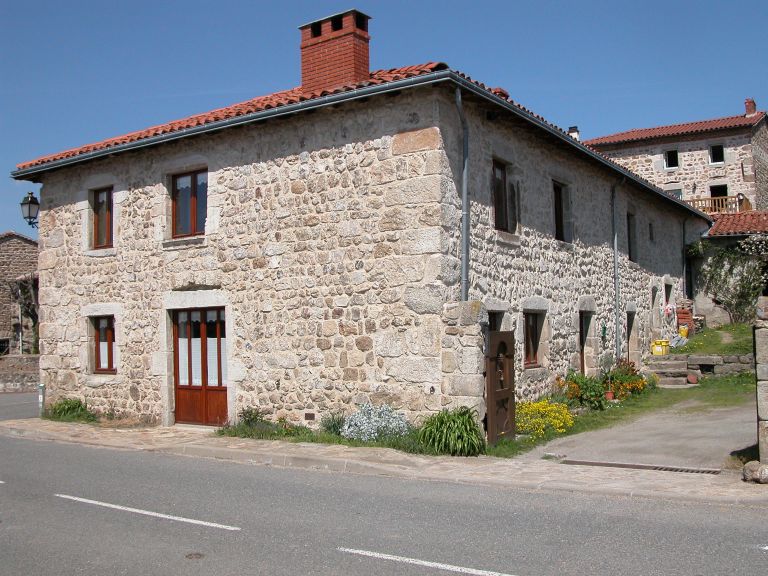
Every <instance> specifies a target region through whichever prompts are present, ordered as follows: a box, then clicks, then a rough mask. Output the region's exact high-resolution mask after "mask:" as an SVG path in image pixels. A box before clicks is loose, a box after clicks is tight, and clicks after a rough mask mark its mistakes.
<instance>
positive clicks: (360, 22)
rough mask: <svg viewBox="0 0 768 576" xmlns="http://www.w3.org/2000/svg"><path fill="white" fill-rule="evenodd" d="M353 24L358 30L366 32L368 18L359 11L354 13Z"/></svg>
mask: <svg viewBox="0 0 768 576" xmlns="http://www.w3.org/2000/svg"><path fill="white" fill-rule="evenodd" d="M355 26H356V27H357V29H358V30H362V31H363V32H368V18H366V17H365V16H363V15H362V14H360V13H357V14H355Z"/></svg>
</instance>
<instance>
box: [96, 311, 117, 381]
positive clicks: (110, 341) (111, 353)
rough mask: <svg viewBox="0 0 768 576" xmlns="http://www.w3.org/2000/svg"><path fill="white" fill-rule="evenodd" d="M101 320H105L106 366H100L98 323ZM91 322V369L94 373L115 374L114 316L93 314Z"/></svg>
mask: <svg viewBox="0 0 768 576" xmlns="http://www.w3.org/2000/svg"><path fill="white" fill-rule="evenodd" d="M101 320H107V322H108V324H107V367H106V368H101V338H100V336H101V330H100V328H99V323H100V321H101ZM91 322H93V331H94V334H93V344H94V355H93V358H94V364H93V371H94V373H96V374H117V368H116V367H115V317H114V316H94V317H92V318H91Z"/></svg>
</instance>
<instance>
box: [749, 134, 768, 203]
mask: <svg viewBox="0 0 768 576" xmlns="http://www.w3.org/2000/svg"><path fill="white" fill-rule="evenodd" d="M752 157H753V158H754V161H755V185H756V186H757V190H758V192H757V206H756V208H757V209H758V210H768V121H766V120H763V121H762V122H761V123H760V125H759V126H758V128H757V130H755V132H754V134H753V136H752Z"/></svg>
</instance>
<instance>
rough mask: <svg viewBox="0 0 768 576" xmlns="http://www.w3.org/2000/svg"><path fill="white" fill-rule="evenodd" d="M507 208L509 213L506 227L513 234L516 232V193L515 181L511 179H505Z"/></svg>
mask: <svg viewBox="0 0 768 576" xmlns="http://www.w3.org/2000/svg"><path fill="white" fill-rule="evenodd" d="M507 208H508V215H509V216H508V220H507V227H508V228H509V231H510V232H512V233H513V234H514V233H516V232H517V194H516V191H515V183H514V182H513V181H511V180H507Z"/></svg>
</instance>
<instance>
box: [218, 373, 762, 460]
mask: <svg viewBox="0 0 768 576" xmlns="http://www.w3.org/2000/svg"><path fill="white" fill-rule="evenodd" d="M755 387H756V383H755V377H754V374H752V373H749V372H746V373H743V374H739V375H736V376H712V377H709V378H702V380H701V383H700V384H699V386H697V387H694V388H682V389H670V388H657V389H653V390H649V391H647V392H646V393H643V394H633V395H631V396H630V397H628V398H627V399H626V400H624V401H622V402H618V403H609V404H608V407H607V408H606V409H605V410H585V411H584V412H582V413H581V414H579V415H578V416H576V417H575V418H574V420H575V422H574V424H573V427H571V428H570V429H568V430H567V431H566V432H565V433H557V432H556V431H554V430H553V429H547V430H545V431H544V432H543V435H542V436H540V437H536V436H532V435H531V436H518V437H517V438H516V439H514V440H512V439H502V440H499V441H498V442H497V443H496V445H494V446H488V447H487V448H486V454H487V455H488V456H494V457H497V458H514V457H515V456H519V455H520V454H523V453H525V452H528V451H530V450H532V449H533V448H535V447H537V446H539V445H541V444H545V443H547V442H549V441H550V440H554V439H555V438H558V437H560V436H566V435H571V434H579V433H581V432H589V431H590V430H598V429H600V428H608V427H610V426H615V425H617V424H621V423H624V422H629V421H631V420H633V419H636V418H639V417H640V416H643V415H645V414H648V413H651V412H654V411H657V410H662V409H665V408H670V407H673V406H675V405H678V404H681V403H683V402H685V403H686V404H688V403H691V404H692V406H691V407H689V408H687V409H689V410H690V409H696V410H704V409H709V408H720V407H723V408H724V407H729V406H739V405H741V404H745V403H747V402H750V401H753V400H754V398H755ZM217 434H219V435H220V436H236V437H240V438H255V439H260V440H283V441H287V442H313V443H320V444H340V445H344V446H352V447H358V448H393V449H395V450H400V451H402V452H408V453H410V454H427V455H437V452H436V451H435V450H434V449H433V448H431V447H429V446H428V445H426V444H425V443H424V442H423V441H422V439H421V438H420V428H411V429H410V430H409V431H408V432H407V433H406V434H404V435H402V436H387V437H383V438H379V439H378V440H375V441H371V442H364V441H361V440H350V439H347V438H344V437H343V436H340V435H338V434H334V433H331V432H327V431H324V430H320V431H314V430H311V429H310V428H307V427H305V426H301V425H293V424H288V423H287V422H285V421H284V420H283V421H279V422H270V421H268V420H265V419H262V418H258V419H256V420H255V421H253V422H249V423H243V422H241V423H239V424H234V425H228V426H224V427H222V428H220V429H219V430H217ZM734 457H737V456H736V455H734Z"/></svg>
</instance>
